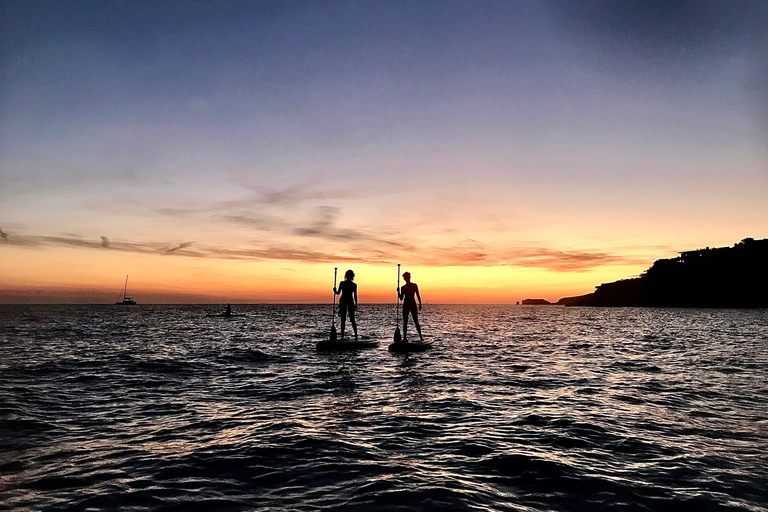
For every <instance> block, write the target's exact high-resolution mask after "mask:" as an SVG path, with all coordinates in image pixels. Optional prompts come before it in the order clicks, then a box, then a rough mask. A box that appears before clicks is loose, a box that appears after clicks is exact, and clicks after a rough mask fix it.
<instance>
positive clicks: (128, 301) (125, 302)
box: [115, 276, 136, 306]
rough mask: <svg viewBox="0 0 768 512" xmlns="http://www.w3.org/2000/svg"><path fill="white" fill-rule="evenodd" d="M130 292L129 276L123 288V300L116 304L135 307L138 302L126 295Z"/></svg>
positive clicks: (126, 277)
mask: <svg viewBox="0 0 768 512" xmlns="http://www.w3.org/2000/svg"><path fill="white" fill-rule="evenodd" d="M127 291H128V276H125V287H124V288H123V300H119V301H117V302H115V304H116V305H118V306H134V305H136V301H135V300H133V297H129V296H128V295H126V292H127Z"/></svg>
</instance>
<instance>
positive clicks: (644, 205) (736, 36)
mask: <svg viewBox="0 0 768 512" xmlns="http://www.w3.org/2000/svg"><path fill="white" fill-rule="evenodd" d="M0 6H1V7H0V9H1V10H0V50H1V52H0V59H1V60H0V303H15V302H42V303H46V302H94V303H99V302H107V303H108V302H113V301H114V300H117V299H118V296H119V294H120V291H121V289H122V286H123V281H124V279H125V276H126V274H128V275H129V276H130V281H129V294H131V295H133V296H134V297H135V299H136V300H137V301H138V302H139V303H151V302H170V303H173V302H227V301H229V302H233V303H235V302H324V301H329V302H330V300H331V291H330V289H331V287H332V285H333V268H334V267H339V274H340V275H342V274H343V272H344V271H345V270H346V269H347V268H353V269H354V270H355V272H356V274H357V279H356V280H357V282H358V284H359V287H360V300H361V302H388V301H390V300H391V301H394V287H395V286H396V277H397V276H396V264H397V263H402V264H403V270H410V271H411V272H412V274H413V280H414V281H415V282H417V283H419V286H420V287H421V290H422V296H423V298H424V299H425V300H426V301H427V302H432V303H439V302H459V303H461V302H498V303H509V302H512V303H513V302H515V301H517V300H522V299H524V298H528V297H533V298H546V299H550V300H557V299H559V298H560V297H563V296H567V295H578V294H583V293H588V292H590V291H593V290H594V286H596V285H599V284H600V283H602V282H608V281H613V280H616V279H621V278H626V277H632V276H636V275H638V274H639V273H640V272H642V271H643V270H644V269H646V268H648V267H649V266H650V265H651V264H652V263H653V261H654V260H656V259H658V258H662V257H674V256H676V255H677V252H678V251H682V250H692V249H697V248H701V247H705V246H725V245H733V244H734V243H735V242H738V241H739V240H741V239H743V238H745V237H754V238H766V237H768V4H767V3H766V2H765V1H764V0H759V1H739V0H733V1H731V0H728V1H722V2H714V1H707V0H695V1H687V0H681V1H678V2H667V1H661V0H659V1H624V2H619V1H599V0H598V1H579V2H572V1H570V0H562V1H544V0H531V1H499V2H484V1H471V2H470V1H464V2H449V1H435V2H427V1H420V2H415V1H414V2H410V1H392V2H388V1H387V2H380V1H370V2H367V1H344V2H342V1H332V2H324V1H310V2H256V1H242V2H239V1H236V2H227V1H216V2H191V1H189V2H187V1H185V2H173V1H163V2H156V1H126V2H123V1H93V2H80V1H65V2H62V1H50V2H45V1H34V0H33V1H7V0H1V1H0Z"/></svg>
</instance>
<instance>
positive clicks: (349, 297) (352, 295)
mask: <svg viewBox="0 0 768 512" xmlns="http://www.w3.org/2000/svg"><path fill="white" fill-rule="evenodd" d="M354 279H355V273H354V272H353V271H352V269H349V270H347V271H346V272H344V281H342V282H341V283H339V287H338V288H334V289H333V293H335V294H336V295H338V294H341V297H339V317H341V339H344V323H345V321H346V319H347V314H349V321H350V323H351V324H352V329H353V330H354V331H355V341H357V323H356V322H355V311H356V310H357V283H355V282H354Z"/></svg>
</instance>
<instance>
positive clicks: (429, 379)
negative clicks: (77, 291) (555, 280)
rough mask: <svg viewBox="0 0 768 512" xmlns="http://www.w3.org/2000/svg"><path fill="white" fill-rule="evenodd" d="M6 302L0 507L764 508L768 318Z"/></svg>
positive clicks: (722, 313) (0, 344) (1, 328)
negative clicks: (414, 337)
mask: <svg viewBox="0 0 768 512" xmlns="http://www.w3.org/2000/svg"><path fill="white" fill-rule="evenodd" d="M221 309H222V308H221V307H220V306H146V305H139V306H135V307H115V306H0V509H3V510H20V511H26V510H29V511H45V510H77V511H86V510H131V511H134V510H135V511H150V510H152V511H154V510H206V511H207V510H233V511H234V510H286V511H287V510H291V511H293V510H298V511H311V510H392V511H395V510H488V511H490V510H493V511H507V510H509V511H512V510H515V511H517V510H519V511H537V510H542V511H543V510H590V511H591V510H676V511H677V510H740V511H757V510H768V311H766V310H688V309H631V308H626V309H625V308H618V309H602V308H594V309H591V308H561V307H546V306H544V307H536V306H532V307H529V306H517V307H515V306H443V305H439V306H438V305H427V306H425V308H424V311H423V312H422V322H423V326H424V330H425V333H426V334H428V335H429V336H431V337H433V338H434V339H435V346H434V348H433V349H432V350H431V351H429V352H425V353H418V354H410V355H398V354H391V353H389V352H388V351H387V344H388V343H389V341H390V340H391V339H392V334H393V332H394V318H393V317H394V305H390V306H386V305H365V304H363V305H362V306H361V308H360V311H359V315H358V321H359V325H360V330H361V334H366V335H369V336H371V337H372V338H375V339H381V340H382V343H381V344H380V346H379V347H378V348H376V349H371V350H364V351H359V352H352V353H350V352H346V353H322V352H317V351H316V350H315V343H316V342H317V341H318V340H319V339H323V338H326V337H327V335H328V331H329V328H330V321H331V316H330V314H331V312H330V306H318V305H310V306H301V305H252V306H236V307H235V310H236V311H237V312H242V313H245V314H246V316H245V317H242V318H232V319H221V318H206V317H205V313H211V312H216V311H218V310H221Z"/></svg>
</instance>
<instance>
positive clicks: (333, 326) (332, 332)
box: [331, 325, 336, 341]
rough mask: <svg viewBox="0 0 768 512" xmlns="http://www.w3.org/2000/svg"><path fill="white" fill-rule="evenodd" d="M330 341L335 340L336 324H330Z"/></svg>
mask: <svg viewBox="0 0 768 512" xmlns="http://www.w3.org/2000/svg"><path fill="white" fill-rule="evenodd" d="M331 341H336V326H335V325H332V326H331Z"/></svg>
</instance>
